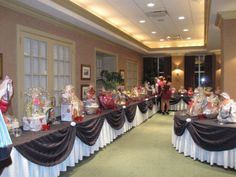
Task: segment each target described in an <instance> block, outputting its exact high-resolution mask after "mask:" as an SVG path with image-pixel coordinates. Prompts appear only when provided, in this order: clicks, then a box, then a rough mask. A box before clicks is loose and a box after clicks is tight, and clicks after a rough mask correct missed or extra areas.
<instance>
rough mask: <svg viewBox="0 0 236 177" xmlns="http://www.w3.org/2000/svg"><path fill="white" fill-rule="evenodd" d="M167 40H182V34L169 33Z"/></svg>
mask: <svg viewBox="0 0 236 177" xmlns="http://www.w3.org/2000/svg"><path fill="white" fill-rule="evenodd" d="M167 40H168V41H177V40H181V36H180V35H179V34H177V35H175V34H174V35H169V36H168V37H167Z"/></svg>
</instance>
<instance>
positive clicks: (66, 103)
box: [61, 85, 84, 122]
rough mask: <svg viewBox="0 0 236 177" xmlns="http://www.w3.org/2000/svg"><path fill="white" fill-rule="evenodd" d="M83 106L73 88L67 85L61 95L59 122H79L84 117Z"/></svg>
mask: <svg viewBox="0 0 236 177" xmlns="http://www.w3.org/2000/svg"><path fill="white" fill-rule="evenodd" d="M83 114H84V104H83V102H82V101H81V100H79V99H78V97H77V96H76V94H75V87H74V86H72V85H67V86H66V87H65V89H64V93H63V94H62V102H61V120H62V121H76V122H79V121H81V120H82V119H83V117H84V115H83Z"/></svg>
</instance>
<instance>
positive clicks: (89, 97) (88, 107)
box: [84, 85, 99, 114]
mask: <svg viewBox="0 0 236 177" xmlns="http://www.w3.org/2000/svg"><path fill="white" fill-rule="evenodd" d="M84 108H85V112H86V114H95V113H97V111H98V109H99V105H98V103H97V99H96V92H95V90H94V88H93V86H92V85H90V86H89V88H88V90H87V93H86V99H85V100H84Z"/></svg>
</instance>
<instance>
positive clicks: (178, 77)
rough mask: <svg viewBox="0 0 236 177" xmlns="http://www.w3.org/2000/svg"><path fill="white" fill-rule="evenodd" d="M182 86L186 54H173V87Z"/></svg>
mask: <svg viewBox="0 0 236 177" xmlns="http://www.w3.org/2000/svg"><path fill="white" fill-rule="evenodd" d="M176 68H178V69H176ZM180 86H184V56H172V87H175V88H176V89H177V90H179V88H180Z"/></svg>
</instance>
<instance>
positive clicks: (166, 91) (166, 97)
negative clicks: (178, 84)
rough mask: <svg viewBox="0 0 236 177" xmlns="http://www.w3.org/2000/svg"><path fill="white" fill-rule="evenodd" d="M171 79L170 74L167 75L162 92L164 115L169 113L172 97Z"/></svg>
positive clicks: (162, 111) (162, 110)
mask: <svg viewBox="0 0 236 177" xmlns="http://www.w3.org/2000/svg"><path fill="white" fill-rule="evenodd" d="M170 86H171V79H170V77H169V76H167V77H166V79H165V81H164V86H163V88H162V94H161V113H162V115H165V114H169V107H170V98H171V94H172V93H171V89H170Z"/></svg>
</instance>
